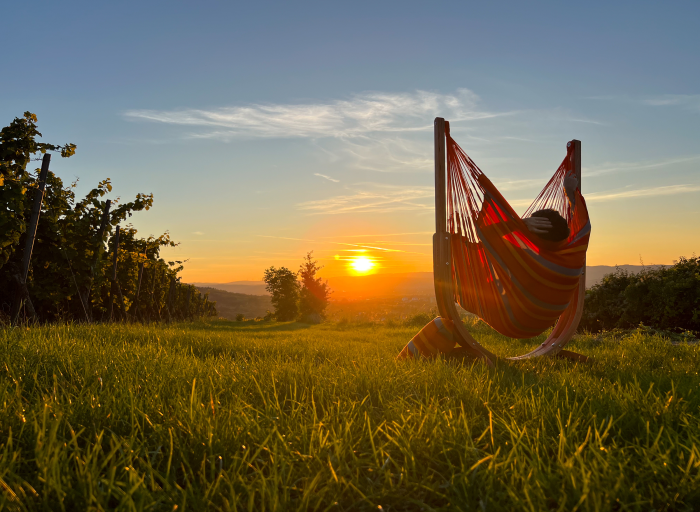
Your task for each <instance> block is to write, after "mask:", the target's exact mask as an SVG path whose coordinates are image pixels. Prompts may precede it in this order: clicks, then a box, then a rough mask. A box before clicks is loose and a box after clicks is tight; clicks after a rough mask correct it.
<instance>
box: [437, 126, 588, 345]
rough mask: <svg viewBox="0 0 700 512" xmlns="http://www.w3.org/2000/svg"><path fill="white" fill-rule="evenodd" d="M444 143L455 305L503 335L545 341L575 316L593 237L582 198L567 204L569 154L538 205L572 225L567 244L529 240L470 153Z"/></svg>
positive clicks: (532, 236) (536, 238) (529, 235)
mask: <svg viewBox="0 0 700 512" xmlns="http://www.w3.org/2000/svg"><path fill="white" fill-rule="evenodd" d="M447 140H448V144H447V145H448V212H449V215H450V222H449V225H448V229H449V230H450V233H451V247H452V273H453V283H454V290H455V300H456V301H457V302H458V303H459V304H460V305H461V306H462V307H463V308H464V309H466V310H467V311H470V312H471V313H474V314H476V315H478V316H479V317H480V318H482V319H483V320H484V321H485V322H486V323H488V324H489V325H490V326H491V327H493V328H494V329H495V330H497V331H498V332H499V333H501V334H503V335H505V336H509V337H512V338H530V337H533V336H536V335H538V334H541V333H542V332H544V331H545V330H546V329H548V328H549V327H551V326H552V325H553V324H554V323H555V322H556V321H557V319H558V318H560V317H561V316H562V315H564V314H565V312H567V311H568V310H569V309H571V308H573V310H575V309H576V305H577V300H576V299H575V296H576V295H577V293H578V291H579V280H580V276H581V275H582V272H583V270H584V267H585V261H586V250H587V248H588V242H589V237H590V229H591V225H590V220H589V218H588V210H587V208H586V203H585V201H584V199H583V196H582V195H581V193H580V191H579V190H577V191H576V200H575V207H574V208H571V207H570V205H568V202H566V201H565V195H564V190H563V180H564V177H565V176H566V175H567V173H570V172H571V166H572V164H571V151H569V152H568V154H567V158H565V159H564V162H562V165H561V166H560V167H559V169H558V170H557V173H555V176H554V177H553V178H552V180H550V183H548V184H547V187H545V190H543V191H542V193H541V194H540V196H538V199H537V200H536V202H535V203H533V207H535V205H537V206H538V208H547V207H554V209H557V210H559V211H560V212H561V213H562V214H563V216H564V217H565V218H566V219H567V220H568V223H569V230H570V235H569V238H568V239H567V240H564V241H562V242H550V241H547V240H544V239H541V238H540V237H539V236H537V235H536V234H534V233H531V232H530V231H529V230H528V229H527V226H526V225H525V223H524V222H523V221H522V219H521V218H520V217H519V216H518V214H517V213H516V212H515V211H514V210H513V208H512V207H511V206H510V205H509V204H508V202H507V201H506V200H505V199H504V198H503V196H502V195H501V194H500V193H499V191H498V190H497V189H496V187H495V186H494V185H493V184H492V183H491V181H490V180H489V179H488V178H487V177H486V176H485V175H484V174H483V173H482V172H481V171H480V170H479V169H478V167H476V165H475V164H474V163H473V162H472V161H471V159H469V157H468V156H466V153H464V152H463V151H462V149H461V148H459V146H458V145H457V144H456V143H455V142H454V140H452V139H451V137H449V135H448V136H447ZM563 199H564V200H563ZM533 207H531V209H530V210H528V211H530V212H531V211H532V209H533ZM571 313H572V312H571V311H568V313H567V314H566V315H565V316H566V317H567V318H568V317H569V316H571Z"/></svg>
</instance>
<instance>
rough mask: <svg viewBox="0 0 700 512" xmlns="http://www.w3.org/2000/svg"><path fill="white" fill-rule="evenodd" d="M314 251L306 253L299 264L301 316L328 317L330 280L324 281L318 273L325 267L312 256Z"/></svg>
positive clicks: (308, 317)
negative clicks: (317, 275)
mask: <svg viewBox="0 0 700 512" xmlns="http://www.w3.org/2000/svg"><path fill="white" fill-rule="evenodd" d="M312 253H313V251H311V252H309V253H307V254H306V257H305V258H304V261H303V262H302V264H301V265H300V266H299V277H300V278H301V290H300V291H299V318H301V319H302V320H307V319H310V318H313V316H314V315H316V316H318V317H319V318H325V317H326V308H327V307H328V298H329V296H330V294H331V290H330V288H329V287H328V282H327V281H326V282H324V281H323V280H322V279H321V278H320V277H316V274H317V272H318V271H319V270H321V269H322V268H323V267H322V266H319V264H318V262H317V261H316V260H314V259H313V258H312V257H311V254H312Z"/></svg>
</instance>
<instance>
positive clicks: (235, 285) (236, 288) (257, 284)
mask: <svg viewBox="0 0 700 512" xmlns="http://www.w3.org/2000/svg"><path fill="white" fill-rule="evenodd" d="M190 284H193V285H195V286H196V287H197V288H216V289H218V290H226V291H227V292H232V293H244V294H246V295H269V294H268V293H267V290H265V283H264V282H262V281H231V282H230V283H190Z"/></svg>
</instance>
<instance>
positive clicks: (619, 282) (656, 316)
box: [580, 257, 700, 332]
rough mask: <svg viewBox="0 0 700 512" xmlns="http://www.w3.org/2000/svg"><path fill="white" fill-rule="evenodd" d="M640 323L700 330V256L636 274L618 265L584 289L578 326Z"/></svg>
mask: <svg viewBox="0 0 700 512" xmlns="http://www.w3.org/2000/svg"><path fill="white" fill-rule="evenodd" d="M639 324H644V325H648V326H651V327H655V328H658V329H667V330H674V329H680V330H688V331H700V258H698V257H692V258H680V259H679V260H678V261H677V262H676V263H675V264H674V265H673V266H670V267H659V268H645V269H643V270H642V271H641V272H640V273H638V274H632V273H630V272H626V271H625V270H622V269H620V268H617V269H616V270H615V272H613V273H612V274H608V275H606V276H605V277H604V278H603V280H602V281H601V282H600V283H599V284H597V285H595V286H594V287H593V288H591V289H590V290H588V291H587V292H586V302H585V303H584V312H583V317H582V318H581V323H580V326H581V328H583V329H587V330H589V331H591V332H598V331H600V330H610V329H615V328H629V327H635V326H637V325H639Z"/></svg>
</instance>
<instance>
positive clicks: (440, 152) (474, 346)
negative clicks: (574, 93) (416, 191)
mask: <svg viewBox="0 0 700 512" xmlns="http://www.w3.org/2000/svg"><path fill="white" fill-rule="evenodd" d="M446 124H447V126H448V129H449V123H447V122H446V121H445V119H443V118H441V117H437V118H435V124H434V131H435V231H436V232H435V235H434V236H433V276H434V281H435V297H436V301H437V306H438V311H439V312H440V316H441V317H442V318H447V319H449V320H451V321H452V322H453V324H454V327H455V331H456V334H458V336H455V338H456V339H455V341H456V342H457V344H458V345H460V346H461V347H462V348H463V349H464V350H465V351H466V352H467V353H468V354H469V355H471V356H473V357H476V358H482V359H483V360H484V361H485V362H486V363H487V364H489V365H491V366H493V365H494V363H495V361H496V360H497V359H498V356H497V355H496V354H494V353H492V352H490V351H489V350H487V349H486V348H485V347H483V346H482V345H481V344H480V343H479V342H478V341H476V340H475V339H474V338H473V337H472V335H471V334H470V333H469V331H468V330H467V329H466V327H465V326H464V324H463V323H462V321H461V319H460V316H459V312H458V311H457V307H456V304H455V297H456V294H455V286H454V282H453V275H455V274H454V269H453V261H452V259H453V256H452V254H453V253H452V248H451V239H452V237H453V236H454V233H450V232H449V231H448V227H447V226H448V222H447V220H448V217H447V201H448V200H447V190H446V188H447V187H446V174H447V165H446V159H447V154H446V138H445V128H446ZM571 143H572V144H573V145H574V147H573V158H572V160H573V162H572V164H573V171H574V172H575V174H576V177H577V178H578V182H579V187H580V183H581V142H580V141H578V140H573V141H571ZM585 268H586V266H585V260H584V264H583V271H582V273H581V275H580V277H579V283H578V290H577V291H575V292H574V296H573V298H572V300H571V302H570V303H569V306H568V307H567V308H566V310H564V311H563V313H562V314H561V316H560V317H559V319H558V320H557V323H556V325H555V327H554V329H553V330H552V333H551V334H550V335H549V336H548V338H547V340H546V341H545V342H544V343H542V344H541V345H540V346H539V347H537V348H535V349H534V350H532V351H530V352H528V353H526V354H523V355H521V356H517V357H510V358H508V359H511V360H517V359H528V358H532V357H541V356H550V357H560V358H566V359H570V360H574V361H579V362H585V361H587V360H588V357H587V356H585V355H582V354H577V353H576V352H572V351H569V350H565V349H564V347H565V346H566V344H567V343H568V342H569V341H570V340H571V338H572V337H573V335H574V334H575V332H576V328H577V327H578V324H579V321H580V320H581V314H582V313H583V301H584V297H585V293H586V282H585Z"/></svg>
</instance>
